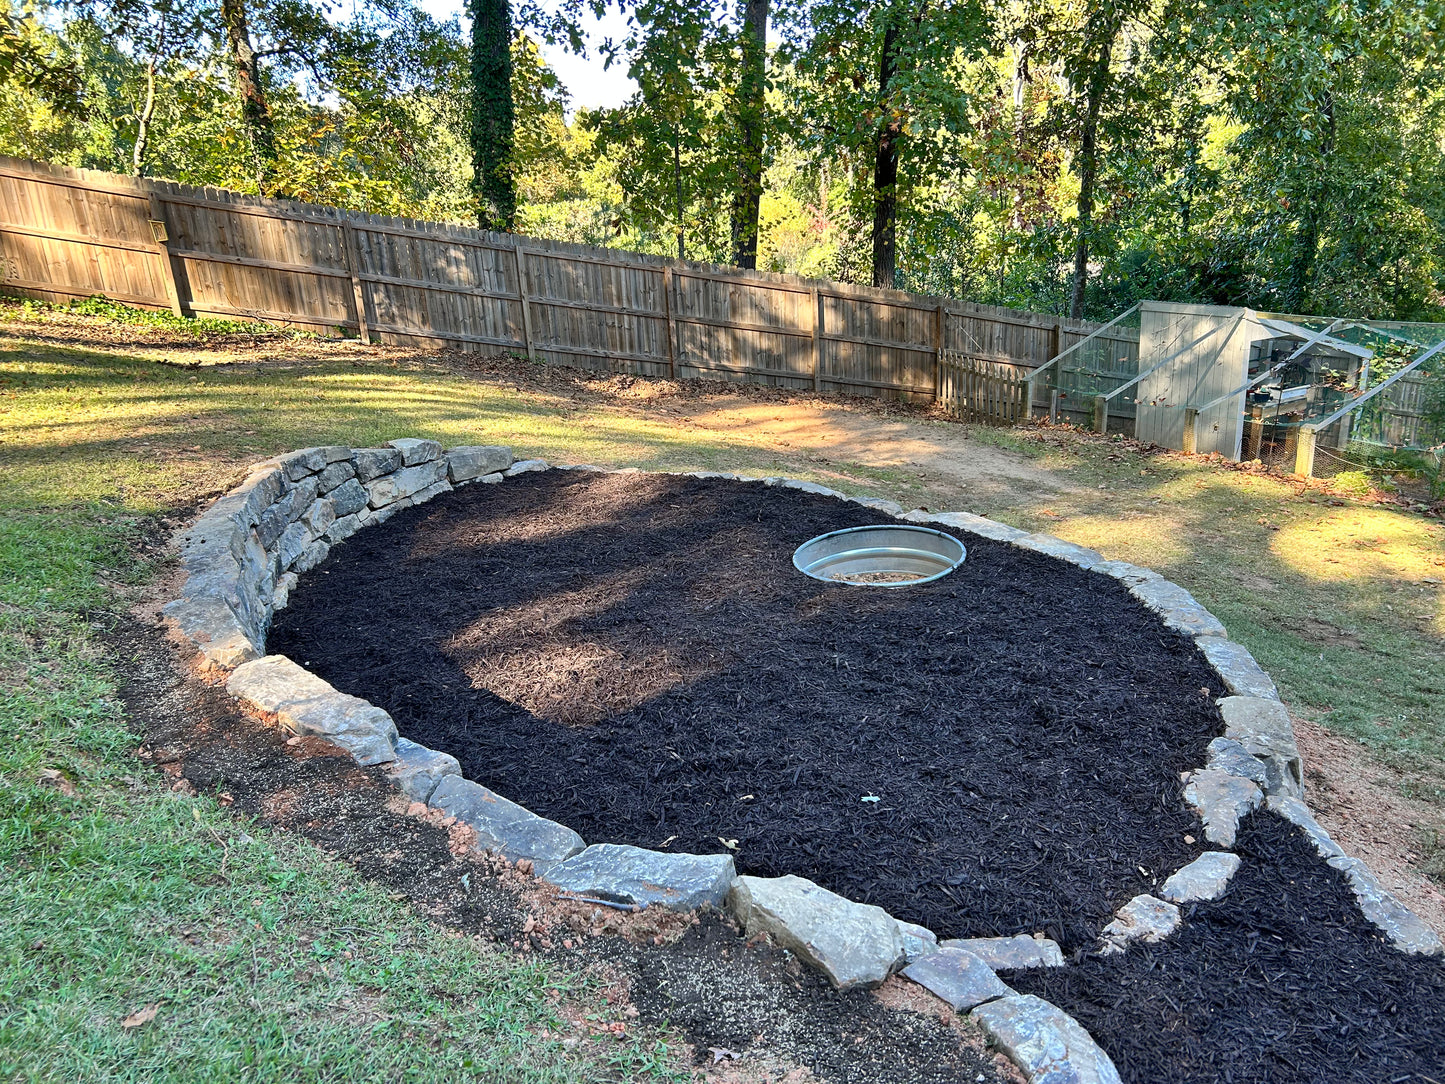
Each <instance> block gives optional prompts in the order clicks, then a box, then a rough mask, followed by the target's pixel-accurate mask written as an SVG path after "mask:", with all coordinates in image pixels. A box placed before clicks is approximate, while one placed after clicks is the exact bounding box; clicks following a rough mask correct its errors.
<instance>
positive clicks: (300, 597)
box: [166, 440, 1445, 1084]
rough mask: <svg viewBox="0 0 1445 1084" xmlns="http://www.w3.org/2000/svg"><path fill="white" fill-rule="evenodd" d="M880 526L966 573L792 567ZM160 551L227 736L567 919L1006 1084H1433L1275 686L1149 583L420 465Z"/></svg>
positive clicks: (231, 522) (251, 500)
mask: <svg viewBox="0 0 1445 1084" xmlns="http://www.w3.org/2000/svg"><path fill="white" fill-rule="evenodd" d="M473 482H475V483H492V484H477V485H471V486H470V487H469V488H467V489H464V490H463V489H460V488H458V487H461V486H463V485H467V484H468V483H473ZM896 518H902V519H905V520H908V521H911V522H914V523H923V524H929V525H931V526H934V527H941V528H943V529H945V530H949V529H951V530H954V531H956V532H957V533H958V534H959V536H960V537H961V538H963V539H964V540H965V541H966V543H967V545H968V547H969V552H968V556H967V559H966V560H965V561H964V562H963V564H962V566H961V567H959V568H957V569H956V570H955V571H953V572H952V573H950V574H948V575H946V576H944V577H943V578H941V579H938V580H936V581H933V582H929V583H919V584H917V585H914V586H910V587H905V588H901V589H899V588H897V587H883V586H876V585H875V586H865V585H844V584H838V583H822V582H819V581H817V580H814V579H811V578H809V577H808V576H805V575H803V574H802V573H801V572H800V571H798V570H797V569H795V568H794V567H793V563H792V560H791V558H792V556H793V552H794V549H795V548H796V547H797V546H798V545H799V544H800V543H802V542H804V541H806V540H808V539H810V538H813V537H814V536H817V535H823V534H827V533H829V532H835V531H840V530H846V529H848V528H854V527H860V526H864V525H867V524H871V523H879V522H896ZM386 521H390V522H389V523H388V524H387V526H386V527H384V528H381V529H376V530H369V531H365V532H364V533H362V534H360V535H359V536H358V532H360V531H362V528H366V527H377V526H379V525H380V524H382V523H383V522H386ZM935 537H936V535H935ZM343 542H345V543H346V545H345V546H343V547H341V548H339V549H334V547H337V546H339V545H340V544H341V543H343ZM181 549H182V560H183V563H184V565H185V568H186V571H187V573H188V575H187V578H186V581H185V586H184V593H183V597H182V598H181V599H180V600H178V601H177V602H175V603H173V604H172V605H170V606H168V607H167V608H166V612H167V615H168V616H169V618H170V619H171V621H172V623H173V625H174V627H175V628H176V630H177V631H178V632H179V633H180V634H181V636H182V637H183V638H184V639H185V640H188V641H189V642H190V643H191V644H193V645H194V646H195V647H196V649H197V650H198V652H199V656H200V657H199V660H198V661H199V663H200V665H201V667H202V668H203V669H210V670H213V671H214V670H221V671H227V672H229V676H228V678H227V682H226V687H227V690H228V691H229V692H231V693H232V694H233V695H234V696H235V697H236V698H237V699H238V700H239V701H240V703H241V705H242V706H243V707H244V708H245V709H246V710H248V711H250V712H252V713H253V714H255V715H256V716H258V717H259V718H260V719H261V720H262V721H264V722H267V723H271V722H274V723H275V724H276V725H278V726H280V727H282V728H283V729H286V730H291V731H294V732H296V733H297V734H306V735H314V736H317V737H321V738H324V739H325V740H326V741H328V742H330V743H333V744H335V745H337V746H340V747H341V748H342V749H344V750H345V751H346V752H348V753H349V754H351V756H352V757H354V758H355V759H356V760H357V761H358V762H360V763H361V764H363V765H369V766H375V768H376V772H377V773H378V774H375V775H374V776H373V778H374V779H375V780H377V781H378V782H381V781H387V782H389V783H390V784H392V785H395V786H396V787H399V788H400V790H401V791H402V793H403V794H404V795H405V796H406V798H408V799H410V800H411V804H410V805H409V806H407V809H408V812H409V813H411V814H415V815H419V816H422V815H424V816H428V817H432V818H434V819H436V821H437V823H439V824H443V825H451V826H456V828H457V830H459V831H462V832H463V833H464V837H463V838H464V839H465V840H466V841H467V842H464V843H462V844H461V846H463V848H464V849H466V848H472V849H474V850H485V851H490V852H492V853H493V855H494V856H495V857H494V858H493V859H490V861H501V862H502V865H503V867H504V868H507V869H513V870H515V871H517V872H520V873H521V874H522V875H524V877H525V876H530V875H535V876H536V877H537V882H536V883H537V884H538V885H539V886H549V887H547V888H546V889H545V890H547V891H560V893H561V894H562V895H563V896H565V897H568V898H571V899H572V900H573V901H574V903H575V902H578V901H579V900H580V901H582V902H585V903H587V904H589V905H591V904H599V905H603V906H613V907H618V908H622V909H624V910H628V909H630V910H636V909H639V908H642V907H645V906H649V905H653V904H656V905H658V906H662V907H666V908H671V909H674V910H691V909H695V908H700V907H714V908H723V909H726V910H728V911H730V912H731V913H732V915H733V916H734V918H735V919H736V922H737V924H738V926H739V927H741V929H742V931H743V932H744V933H746V934H747V935H749V936H757V935H760V934H765V935H767V936H769V937H770V938H772V939H773V940H774V942H775V943H776V944H777V945H778V946H779V947H782V948H785V949H787V950H789V951H791V952H792V953H794V954H795V955H796V956H797V957H799V958H800V959H802V960H804V961H805V962H807V963H810V964H812V965H813V966H815V967H817V968H818V969H820V970H821V971H823V972H824V974H826V975H827V977H828V979H829V980H830V981H831V982H832V983H833V984H834V985H835V986H836V987H838V988H839V989H840V990H844V991H848V990H853V989H855V988H857V987H868V986H877V985H879V984H880V983H882V982H883V981H884V980H885V979H887V978H888V977H889V976H890V975H891V974H893V973H895V972H897V971H899V970H900V969H901V970H902V973H903V974H904V975H905V976H907V977H908V978H910V979H912V980H913V981H914V982H916V983H919V984H921V985H923V986H925V987H926V988H927V989H929V990H930V991H932V992H934V993H936V994H938V995H939V996H940V997H941V998H943V1000H944V1001H946V1002H947V1003H948V1004H949V1005H951V1006H952V1008H953V1009H955V1010H956V1011H958V1012H961V1013H962V1012H969V1013H970V1015H971V1017H972V1019H973V1020H974V1021H975V1022H976V1023H978V1024H979V1025H981V1026H982V1028H983V1029H984V1032H985V1033H986V1034H987V1035H988V1036H989V1037H990V1039H991V1041H992V1042H993V1043H995V1044H996V1045H997V1047H998V1048H999V1049H1000V1050H1002V1051H1003V1052H1004V1053H1005V1054H1006V1055H1007V1056H1008V1057H1009V1058H1010V1059H1011V1060H1013V1061H1014V1062H1015V1063H1016V1064H1017V1065H1018V1066H1019V1067H1020V1068H1021V1069H1022V1070H1023V1072H1024V1074H1025V1076H1026V1077H1027V1078H1028V1079H1029V1080H1031V1081H1044V1080H1049V1081H1053V1080H1055V1079H1057V1080H1071V1081H1077V1082H1079V1084H1088V1082H1091V1081H1098V1082H1102V1084H1108V1082H1110V1081H1117V1080H1119V1079H1120V1076H1121V1073H1120V1070H1122V1076H1123V1078H1125V1079H1129V1080H1138V1081H1145V1080H1156V1079H1189V1080H1197V1081H1201V1082H1202V1081H1221V1080H1237V1079H1279V1080H1296V1079H1307V1080H1314V1079H1331V1080H1342V1081H1366V1080H1369V1081H1374V1080H1378V1079H1391V1080H1394V1081H1402V1082H1403V1081H1405V1080H1412V1079H1419V1080H1422V1081H1427V1082H1428V1081H1431V1080H1434V1079H1435V1078H1434V1077H1431V1076H1430V1075H1428V1071H1429V1068H1431V1067H1432V1060H1431V1059H1432V1058H1435V1057H1436V1055H1437V1054H1438V1052H1439V1050H1440V1048H1441V1044H1440V1037H1441V1036H1442V1034H1445V1001H1442V998H1441V997H1440V996H1439V993H1440V991H1441V989H1442V974H1445V964H1442V963H1441V961H1440V959H1438V957H1439V955H1440V954H1441V951H1442V948H1441V943H1440V940H1439V938H1438V936H1436V934H1435V933H1434V932H1433V931H1431V930H1430V929H1429V928H1428V927H1427V926H1425V925H1424V924H1423V923H1422V922H1421V921H1420V920H1419V919H1418V918H1417V917H1416V916H1414V915H1412V914H1411V913H1410V912H1409V911H1408V910H1407V909H1405V908H1404V907H1403V906H1401V905H1400V904H1399V902H1398V901H1396V900H1395V899H1394V898H1393V897H1392V896H1390V895H1389V894H1388V893H1387V892H1384V891H1383V890H1382V889H1381V888H1380V886H1379V884H1378V882H1377V881H1376V880H1375V879H1374V877H1373V876H1372V875H1371V874H1370V872H1369V870H1368V869H1366V868H1365V867H1364V865H1363V863H1360V862H1359V861H1358V860H1356V859H1353V858H1350V857H1348V856H1346V855H1344V854H1343V853H1342V852H1341V851H1340V849H1339V848H1338V847H1337V846H1336V845H1335V844H1334V843H1333V841H1331V840H1330V839H1329V837H1328V836H1327V835H1326V834H1325V833H1324V832H1323V831H1322V830H1321V829H1320V828H1319V826H1318V825H1317V824H1316V823H1315V822H1314V820H1313V818H1312V817H1311V816H1310V814H1309V812H1308V810H1307V808H1306V807H1305V806H1304V804H1303V803H1302V802H1301V801H1300V800H1299V799H1300V794H1301V778H1302V772H1301V766H1300V762H1299V756H1298V751H1297V749H1296V747H1295V743H1294V738H1293V733H1292V729H1291V726H1290V722H1289V717H1288V714H1287V713H1286V712H1285V710H1284V708H1283V705H1282V704H1280V702H1279V699H1278V694H1277V692H1276V690H1275V687H1274V684H1273V682H1272V681H1271V680H1270V678H1269V676H1268V675H1267V674H1265V673H1264V672H1263V671H1262V670H1261V669H1260V668H1259V667H1258V666H1257V664H1256V663H1255V662H1254V660H1253V659H1252V658H1251V657H1250V656H1249V653H1248V652H1247V651H1245V650H1244V649H1243V648H1241V647H1240V646H1239V645H1237V644H1233V643H1231V642H1230V641H1229V640H1228V639H1227V637H1226V635H1225V630H1224V627H1223V626H1222V625H1221V624H1220V623H1219V622H1218V620H1217V619H1215V618H1214V617H1213V616H1212V615H1210V614H1209V613H1208V612H1207V611H1205V610H1203V608H1202V607H1200V606H1199V605H1198V604H1197V603H1196V602H1195V601H1194V600H1193V599H1192V598H1191V597H1190V596H1189V595H1188V593H1187V592H1184V591H1183V590H1182V589H1180V588H1178V587H1177V586H1175V585H1173V584H1171V583H1169V582H1168V581H1166V580H1163V579H1162V578H1161V577H1159V576H1157V575H1156V574H1154V573H1152V572H1150V571H1148V570H1147V569H1140V568H1137V567H1136V566H1133V565H1129V564H1126V563H1123V562H1116V561H1107V560H1105V559H1104V558H1103V557H1102V556H1100V555H1099V554H1097V553H1095V552H1094V551H1092V550H1086V549H1082V548H1080V547H1078V546H1073V545H1071V544H1069V543H1065V542H1061V541H1060V540H1058V539H1056V538H1052V537H1051V536H1048V535H1041V534H1040V535H1027V534H1025V533H1024V532H1021V531H1017V530H1015V529H1013V528H1009V527H1006V526H1003V525H1001V524H997V523H994V522H992V521H989V520H985V519H981V518H980V517H977V516H969V515H967V514H965V513H957V514H953V513H950V514H933V513H929V512H926V511H923V510H919V511H916V512H914V513H909V514H907V515H902V510H901V509H899V508H898V507H897V506H889V505H888V502H878V501H869V500H855V499H849V498H844V497H843V496H842V495H841V494H836V493H833V492H831V491H828V490H823V489H821V488H820V487H818V486H814V485H811V484H809V483H797V482H791V481H788V480H786V479H768V480H766V481H763V480H743V479H738V478H735V477H733V476H720V475H710V474H706V473H703V474H696V475H644V474H641V473H639V472H628V471H621V472H608V471H599V470H597V469H596V468H571V469H567V470H562V469H557V470H553V469H549V468H548V466H547V464H545V463H542V462H540V461H528V462H524V463H521V464H514V463H513V461H512V456H511V453H510V451H509V450H507V449H504V448H489V447H468V448H457V449H452V450H451V451H449V452H445V453H444V452H443V451H442V449H441V447H440V446H439V445H437V444H435V443H433V442H430V441H420V440H401V441H395V442H393V443H392V445H391V446H390V447H388V448H379V449H356V450H353V449H348V448H342V447H330V448H313V449H306V450H303V451H302V452H297V453H293V454H292V455H289V456H285V457H282V458H281V459H279V460H277V461H273V462H272V463H269V464H262V465H261V466H260V467H258V468H257V469H256V470H255V471H254V472H253V474H252V475H251V477H250V478H248V480H247V482H246V483H245V485H243V486H242V487H241V488H240V489H238V490H236V491H235V492H234V493H232V494H230V495H228V496H227V497H226V498H224V499H223V500H222V501H220V502H218V503H217V505H216V506H214V507H213V508H212V510H211V511H210V512H208V513H207V515H206V516H204V517H202V519H201V520H199V521H198V522H197V523H196V524H194V525H193V526H192V528H191V529H190V531H189V532H188V533H187V534H186V535H185V536H184V538H183V539H182V547H181ZM956 557H957V547H954V558H955V559H956ZM302 573H306V574H307V575H306V579H305V580H304V581H302V580H300V579H299V578H298V577H299V576H300V575H301V574H302ZM868 575H869V576H872V575H874V574H873V573H868ZM865 578H866V577H865ZM885 578H886V577H885ZM267 652H270V654H267ZM263 656H264V657H263ZM398 728H399V730H398ZM579 831H580V833H585V839H584V835H583V834H579ZM589 842H590V844H591V845H590V846H589V845H588V843H589ZM508 863H511V864H510V865H509V864H508ZM529 883H531V882H529ZM940 935H941V936H942V937H943V938H944V939H945V940H944V942H943V943H940V942H939V940H938V937H939V936H940ZM1011 935H1012V936H1011ZM1030 935H1032V936H1030ZM949 938H959V939H961V940H952V941H950V940H949ZM1061 948H1062V951H1060V949H1061ZM1407 953H1409V954H1412V955H1407ZM996 972H997V974H996ZM999 975H1002V976H1003V977H1004V978H1006V979H1008V980H1009V981H1010V982H1011V983H1012V984H1013V985H1012V987H1010V986H1008V985H1005V984H1004V983H1003V982H1002V981H1001V980H1000V978H999ZM658 995H659V996H660V997H661V998H663V999H664V1000H665V999H666V997H667V996H668V994H667V993H666V992H665V991H661V990H659V991H658ZM1037 995H1045V996H1047V998H1048V999H1049V1000H1044V999H1043V997H1042V996H1037ZM1166 1006H1167V1008H1166ZM1069 1014H1072V1015H1069ZM1080 1021H1083V1022H1084V1023H1085V1024H1086V1025H1087V1027H1088V1030H1085V1027H1083V1026H1081V1024H1080ZM1090 1032H1092V1033H1093V1037H1092V1038H1091V1035H1090ZM1095 1039H1098V1040H1100V1041H1101V1042H1102V1043H1103V1047H1104V1049H1102V1050H1101V1049H1100V1047H1099V1046H1098V1045H1096V1042H1095ZM1111 1053H1112V1054H1113V1055H1114V1056H1115V1058H1116V1059H1117V1060H1118V1061H1119V1066H1118V1068H1117V1069H1116V1067H1115V1065H1114V1064H1113V1063H1111V1061H1110V1057H1109V1054H1111ZM1326 1073H1327V1075H1322V1074H1326Z"/></svg>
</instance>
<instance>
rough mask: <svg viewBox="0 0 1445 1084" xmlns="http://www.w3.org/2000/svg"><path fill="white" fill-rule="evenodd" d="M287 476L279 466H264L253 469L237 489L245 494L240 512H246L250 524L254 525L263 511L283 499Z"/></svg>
mask: <svg viewBox="0 0 1445 1084" xmlns="http://www.w3.org/2000/svg"><path fill="white" fill-rule="evenodd" d="M285 478H286V476H285V475H284V474H283V473H282V472H281V470H280V469H279V468H277V467H264V468H262V469H261V470H258V471H253V472H252V473H251V474H250V475H249V476H247V478H246V480H245V481H244V482H242V483H241V484H240V486H239V487H237V489H236V490H235V493H236V494H237V495H244V503H243V505H242V508H241V511H240V513H238V514H244V516H245V517H246V522H247V524H248V525H254V524H255V523H256V522H257V521H258V520H259V519H260V518H261V513H262V512H264V511H266V509H268V508H270V507H271V506H272V505H273V504H275V503H276V502H277V501H278V500H280V499H281V491H282V489H283V488H284V482H285Z"/></svg>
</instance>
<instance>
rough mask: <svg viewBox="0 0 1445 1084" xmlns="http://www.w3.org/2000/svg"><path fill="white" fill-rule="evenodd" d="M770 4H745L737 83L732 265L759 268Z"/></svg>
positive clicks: (763, 0) (748, 0)
mask: <svg viewBox="0 0 1445 1084" xmlns="http://www.w3.org/2000/svg"><path fill="white" fill-rule="evenodd" d="M767 34H768V0H744V4H743V32H742V72H741V76H740V78H739V80H738V135H739V136H740V137H741V139H740V145H739V147H738V181H737V188H736V189H735V190H734V191H733V206H732V242H733V263H735V264H737V266H739V267H745V268H747V269H749V270H755V269H756V268H757V266H758V208H759V205H760V204H761V202H762V196H763V132H764V127H765V125H766V122H767V116H766V112H765V110H766V109H767V105H766V102H765V101H764V97H763V94H764V91H765V89H766V87H767V62H768V59H767V55H768V54H767Z"/></svg>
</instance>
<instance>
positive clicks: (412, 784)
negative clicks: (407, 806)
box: [386, 738, 462, 802]
mask: <svg viewBox="0 0 1445 1084" xmlns="http://www.w3.org/2000/svg"><path fill="white" fill-rule="evenodd" d="M461 774H462V766H461V765H460V764H458V763H457V758H456V757H454V756H452V755H451V754H450V753H439V752H437V751H436V750H435V749H428V748H427V747H426V746H425V745H418V744H417V743H416V742H414V741H411V740H409V739H407V738H398V739H397V740H396V760H395V761H393V762H392V763H391V764H389V765H387V768H386V777H387V778H388V779H390V780H391V781H392V782H393V783H395V784H396V785H397V787H398V788H399V789H400V790H401V792H402V793H403V794H405V795H406V796H407V797H408V798H410V799H411V800H412V801H413V802H426V801H429V800H430V799H431V796H432V792H433V791H435V790H436V789H437V784H438V783H440V782H441V781H442V780H443V779H445V778H446V777H447V776H449V775H461Z"/></svg>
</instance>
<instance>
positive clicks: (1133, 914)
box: [1101, 893, 1180, 953]
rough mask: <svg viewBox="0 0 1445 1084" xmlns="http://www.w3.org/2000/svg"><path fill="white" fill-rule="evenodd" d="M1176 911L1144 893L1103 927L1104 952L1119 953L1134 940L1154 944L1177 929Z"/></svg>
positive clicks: (1170, 905) (1164, 901)
mask: <svg viewBox="0 0 1445 1084" xmlns="http://www.w3.org/2000/svg"><path fill="white" fill-rule="evenodd" d="M1179 923H1180V918H1179V908H1178V907H1176V906H1175V905H1174V904H1172V903H1169V902H1168V901H1167V900H1161V899H1158V898H1156V897H1154V896H1150V895H1148V894H1147V893H1146V894H1142V895H1138V896H1135V897H1134V898H1133V899H1132V900H1130V901H1129V902H1128V903H1126V904H1124V906H1123V907H1121V908H1119V910H1118V912H1117V913H1116V914H1115V915H1114V920H1113V921H1112V922H1110V923H1109V924H1108V925H1107V926H1105V927H1104V931H1103V935H1102V938H1101V940H1102V941H1103V942H1104V951H1105V952H1106V953H1107V952H1122V951H1124V948H1125V946H1127V945H1130V944H1133V943H1134V942H1135V941H1143V942H1145V943H1146V944H1154V943H1156V942H1159V941H1163V940H1164V939H1165V938H1167V937H1168V936H1169V935H1170V934H1172V933H1173V932H1174V931H1175V930H1177V929H1178V928H1179Z"/></svg>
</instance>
